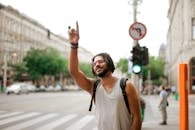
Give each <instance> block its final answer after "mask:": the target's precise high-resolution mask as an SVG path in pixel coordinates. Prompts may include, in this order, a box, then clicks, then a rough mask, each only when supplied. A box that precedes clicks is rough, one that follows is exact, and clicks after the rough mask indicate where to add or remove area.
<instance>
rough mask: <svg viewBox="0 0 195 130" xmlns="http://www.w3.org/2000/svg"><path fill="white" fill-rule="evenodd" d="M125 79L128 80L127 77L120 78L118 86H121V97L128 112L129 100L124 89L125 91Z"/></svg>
mask: <svg viewBox="0 0 195 130" xmlns="http://www.w3.org/2000/svg"><path fill="white" fill-rule="evenodd" d="M127 80H128V78H121V80H120V87H121V90H122V94H123V97H124V100H125V104H126V107H127V110H128V111H129V113H130V109H129V102H128V98H127V94H126V91H125V88H126V81H127Z"/></svg>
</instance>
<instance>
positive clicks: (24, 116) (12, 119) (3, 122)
mask: <svg viewBox="0 0 195 130" xmlns="http://www.w3.org/2000/svg"><path fill="white" fill-rule="evenodd" d="M39 114H40V113H37V112H32V113H29V114H25V115H21V116H17V117H15V118H8V119H4V120H1V122H0V125H3V124H7V123H10V122H14V121H18V120H21V119H25V118H28V117H32V116H36V115H39Z"/></svg>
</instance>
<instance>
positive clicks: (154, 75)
mask: <svg viewBox="0 0 195 130" xmlns="http://www.w3.org/2000/svg"><path fill="white" fill-rule="evenodd" d="M116 66H117V68H119V69H120V70H121V72H122V73H125V74H127V75H128V59H126V58H121V59H120V60H119V62H118V63H117V65H116ZM164 66H165V63H164V61H162V60H161V59H160V58H156V57H154V56H150V57H149V64H148V65H147V66H142V77H143V81H145V80H147V77H148V72H149V71H150V73H151V80H152V81H153V83H154V84H155V85H159V84H161V80H160V78H161V77H163V76H164ZM129 76H130V75H129Z"/></svg>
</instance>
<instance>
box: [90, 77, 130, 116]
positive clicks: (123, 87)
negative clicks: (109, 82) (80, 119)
mask: <svg viewBox="0 0 195 130" xmlns="http://www.w3.org/2000/svg"><path fill="white" fill-rule="evenodd" d="M127 80H128V79H127V78H121V79H120V87H121V90H122V94H123V97H124V101H125V104H126V107H127V110H128V112H129V113H130V110H129V102H128V99H127V94H126V91H125V87H126V81H127ZM99 82H100V79H97V80H95V82H94V84H93V93H92V96H91V102H90V106H89V111H91V109H92V105H93V100H94V102H95V93H96V88H97V86H98V84H99Z"/></svg>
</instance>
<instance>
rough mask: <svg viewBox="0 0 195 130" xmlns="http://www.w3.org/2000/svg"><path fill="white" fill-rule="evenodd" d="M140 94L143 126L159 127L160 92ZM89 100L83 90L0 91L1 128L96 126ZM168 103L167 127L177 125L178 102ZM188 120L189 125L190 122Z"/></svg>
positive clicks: (87, 129) (79, 129)
mask: <svg viewBox="0 0 195 130" xmlns="http://www.w3.org/2000/svg"><path fill="white" fill-rule="evenodd" d="M143 98H144V100H145V102H146V109H145V118H144V122H143V130H149V129H150V130H152V128H154V129H155V128H156V127H159V125H158V123H159V122H160V121H161V114H160V112H159V109H158V102H159V96H158V95H152V96H148V95H147V96H144V97H143ZM194 99H195V98H194ZM194 101H195V100H194ZM89 103H90V95H89V94H88V93H87V92H83V91H65V92H53V93H52V92H51V93H48V92H47V93H30V94H27V95H26V94H21V95H5V94H0V129H1V130H21V129H23V130H35V129H39V130H50V129H55V130H64V129H66V130H97V128H96V122H95V116H94V110H93V111H92V112H89V111H88V107H89ZM169 103H170V105H169V107H168V124H169V125H168V127H171V126H173V127H174V128H176V129H179V128H178V125H179V124H178V119H179V103H178V101H175V100H174V99H173V98H172V97H170V99H169ZM194 108H195V107H194V104H193V103H190V113H192V114H193V115H194V110H195V109H194ZM192 114H189V115H190V117H189V119H190V120H194V119H195V118H194V117H195V116H193V115H192ZM190 124H191V126H190V127H191V128H192V127H193V126H192V125H193V124H192V122H191V123H190ZM168 127H167V128H168ZM162 128H163V127H162ZM167 128H163V129H167Z"/></svg>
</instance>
